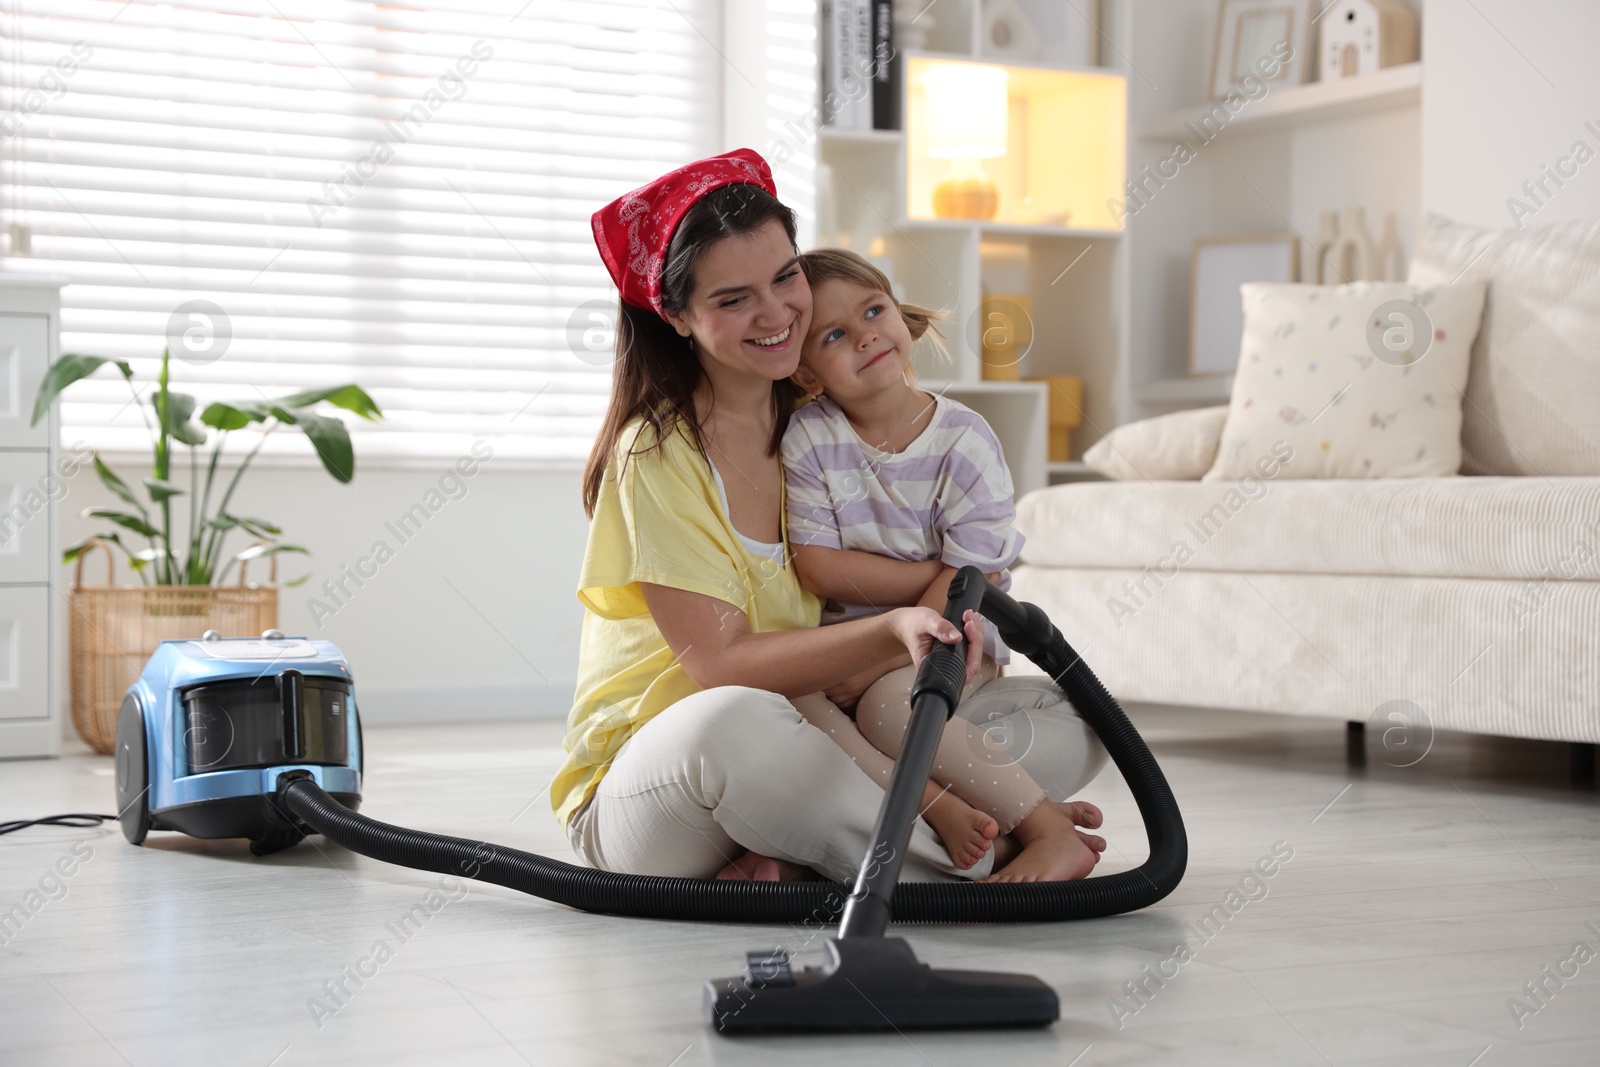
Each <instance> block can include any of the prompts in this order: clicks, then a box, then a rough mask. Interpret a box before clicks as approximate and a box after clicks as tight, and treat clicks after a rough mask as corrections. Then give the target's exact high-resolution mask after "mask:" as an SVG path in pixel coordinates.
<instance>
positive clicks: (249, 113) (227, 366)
mask: <svg viewBox="0 0 1600 1067" xmlns="http://www.w3.org/2000/svg"><path fill="white" fill-rule="evenodd" d="M522 3H523V0H397V2H391V3H370V2H360V0H211V2H201V0H165V2H161V3H151V2H146V0H132V2H129V3H124V2H123V0H4V2H3V3H0V11H3V12H4V14H3V15H0V20H3V21H0V32H3V34H4V40H3V41H0V48H3V49H4V53H3V57H4V63H5V69H6V74H7V76H6V79H5V81H6V84H5V87H4V91H3V94H0V98H3V100H4V105H5V111H4V112H0V182H3V184H4V197H5V199H4V202H3V204H0V207H3V210H4V215H5V228H6V232H7V234H8V235H9V238H8V239H9V249H8V254H7V255H5V256H4V257H3V258H0V283H3V282H4V281H5V280H6V279H8V278H17V277H44V278H53V279H59V280H63V281H66V282H70V283H71V284H70V285H69V286H68V287H67V288H65V289H64V290H63V292H62V301H63V311H62V338H61V341H62V350H63V351H64V352H90V353H94V354H97V355H105V356H113V357H116V358H119V359H126V360H129V361H131V362H132V363H133V364H134V369H135V374H136V382H137V383H141V384H142V385H143V386H144V387H145V388H148V385H149V383H151V382H153V380H154V376H155V368H156V362H157V360H158V359H159V356H160V353H161V349H162V346H163V345H164V344H170V345H171V348H172V352H173V364H172V365H173V378H174V380H175V381H176V382H179V383H181V387H182V388H183V389H184V390H185V391H188V392H191V393H193V394H195V395H196V396H197V398H198V399H199V403H200V405H201V407H203V406H204V405H205V403H206V402H208V401H209V400H212V399H220V398H237V399H257V398H259V397H260V396H261V395H266V396H277V395H281V394H283V393H285V392H289V391H293V390H297V389H303V388H314V387H317V386H323V385H332V384H337V383H340V382H344V381H356V382H358V383H359V384H361V385H362V386H364V387H366V388H367V390H368V391H369V392H370V393H372V394H373V396H374V398H375V399H376V400H377V402H378V403H379V405H380V406H381V407H382V408H383V409H384V411H385V414H386V415H387V419H386V420H385V421H383V422H380V423H377V424H359V425H352V427H351V428H352V431H353V432H354V433H356V434H357V435H358V436H357V437H356V453H357V456H358V458H360V457H366V458H372V457H383V456H389V457H407V456H410V457H417V456H421V457H428V456H454V455H459V454H461V453H463V452H464V451H465V450H466V449H467V447H468V446H469V445H470V444H471V443H472V442H473V441H474V440H475V439H477V438H480V437H483V438H487V439H489V440H491V441H492V442H493V443H494V445H495V449H496V456H497V457H499V456H506V457H521V458H525V459H529V460H556V461H568V460H572V459H576V458H578V457H581V456H583V455H585V454H587V451H588V448H589V445H590V442H591V441H592V440H593V436H594V433H595V430H596V428H597V426H598V424H599V417H600V414H601V411H602V409H603V405H604V402H605V396H606V392H607V390H608V388H609V383H610V373H609V371H610V365H609V363H610V348H609V338H608V328H607V321H608V318H609V316H607V315H603V316H601V317H600V318H598V319H596V318H594V317H593V315H592V314H591V313H592V312H597V311H600V310H602V309H605V308H608V307H610V306H611V305H612V304H613V302H614V300H615V290H614V289H613V288H612V287H611V284H610V280H609V279H608V278H607V276H606V273H605V269H604V268H603V267H602V266H601V265H600V261H599V258H598V256H597V255H596V254H595V251H594V244H593V240H592V238H591V236H590V230H589V215H590V213H591V212H593V211H594V210H595V209H596V208H598V207H599V206H600V205H601V204H602V203H603V202H605V201H606V200H609V199H611V198H612V197H614V196H617V195H619V194H620V193H622V192H625V191H626V190H628V189H630V188H633V187H635V186H637V185H640V184H643V183H644V182H646V181H648V180H650V179H651V178H653V177H655V176H656V175H658V174H660V173H661V172H662V171H664V170H667V169H669V168H671V167H673V166H676V165H678V164H680V163H683V162H686V161H687V160H690V159H693V158H696V157H698V156H701V155H706V154H709V153H710V152H712V151H715V150H716V139H717V129H718V116H719V114H720V105H719V103H718V99H719V98H718V85H719V69H718V68H719V62H720V61H719V59H718V56H717V53H716V50H715V48H714V47H713V46H712V45H711V43H710V42H711V41H714V40H716V39H717V30H716V27H717V5H716V3H715V0H671V2H660V0H602V2H595V0H584V2H582V3H574V2H563V0H532V2H529V3H527V4H526V5H525V6H522V7H521V10H520V11H519V10H518V6H519V5H521V4H522ZM169 339H170V340H169ZM25 389H26V392H27V395H29V396H31V395H32V389H33V386H32V384H31V383H29V384H26V385H25ZM130 396H131V394H130V392H129V390H128V388H127V386H126V385H125V384H123V383H122V381H121V380H120V378H119V377H118V376H116V375H114V374H111V373H110V372H107V371H101V372H100V374H98V375H96V376H95V377H94V378H92V379H89V380H86V381H84V382H80V383H79V384H78V385H76V386H74V387H73V388H71V389H70V390H69V391H68V392H67V393H66V394H65V396H64V398H63V407H62V422H63V426H64V430H63V435H64V437H65V439H66V440H67V441H69V442H71V441H76V440H80V439H81V440H83V441H84V442H86V443H87V444H88V445H89V446H90V447H94V448H99V449H104V450H110V451H121V450H141V451H142V450H144V449H145V447H146V445H145V442H146V440H147V435H146V432H145V430H144V427H143V419H142V417H141V415H140V413H139V411H138V410H137V408H136V407H134V406H133V405H130V404H129V400H130ZM346 421H347V422H350V423H352V424H356V423H360V420H356V419H353V418H349V417H347V418H346ZM278 437H282V438H284V440H283V441H282V442H279V441H278V440H277V438H278ZM274 446H277V447H280V448H282V449H284V450H285V451H291V452H292V451H304V452H305V453H306V454H307V455H309V448H308V447H307V446H306V445H305V443H304V441H303V440H302V439H300V435H298V434H293V435H288V434H285V435H275V436H274V438H273V439H272V440H271V441H269V442H268V446H267V449H266V451H268V452H271V451H272V450H273V447H274Z"/></svg>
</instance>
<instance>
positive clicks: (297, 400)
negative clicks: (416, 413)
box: [278, 385, 383, 420]
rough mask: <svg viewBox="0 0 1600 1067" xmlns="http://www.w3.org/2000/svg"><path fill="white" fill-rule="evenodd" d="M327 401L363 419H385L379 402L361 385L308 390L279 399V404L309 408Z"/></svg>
mask: <svg viewBox="0 0 1600 1067" xmlns="http://www.w3.org/2000/svg"><path fill="white" fill-rule="evenodd" d="M324 400H326V401H327V402H328V403H330V404H332V405H333V406H334V407H336V408H344V409H345V410H346V411H348V412H351V413H353V414H356V415H360V416H361V417H362V418H363V419H368V420H377V419H381V418H383V412H381V411H379V410H378V404H377V401H375V400H373V399H372V397H370V396H368V395H367V393H366V390H364V389H362V388H361V386H359V385H335V386H333V387H332V388H329V389H308V390H306V391H305V392H303V393H295V394H293V395H292V396H283V397H279V398H278V403H280V404H282V405H283V406H284V407H290V408H308V407H310V406H311V405H312V404H316V403H320V402H321V401H324Z"/></svg>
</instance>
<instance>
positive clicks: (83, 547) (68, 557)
mask: <svg viewBox="0 0 1600 1067" xmlns="http://www.w3.org/2000/svg"><path fill="white" fill-rule="evenodd" d="M116 536H117V535H116V534H112V535H111V537H106V536H105V535H103V534H95V535H94V536H93V537H85V538H84V539H83V540H82V541H79V542H78V543H77V544H75V545H68V546H67V547H66V548H63V549H62V550H61V562H62V563H71V562H72V561H73V560H75V559H77V558H78V557H79V556H81V555H83V554H84V552H86V551H87V550H88V548H89V546H90V545H93V544H98V543H99V542H101V541H109V540H111V538H113V537H116Z"/></svg>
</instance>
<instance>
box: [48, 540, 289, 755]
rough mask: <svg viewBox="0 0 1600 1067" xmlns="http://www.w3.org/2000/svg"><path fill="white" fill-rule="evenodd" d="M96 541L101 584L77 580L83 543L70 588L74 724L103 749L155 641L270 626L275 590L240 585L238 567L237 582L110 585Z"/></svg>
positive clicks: (274, 621) (274, 618) (111, 744)
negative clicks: (103, 575) (103, 582)
mask: <svg viewBox="0 0 1600 1067" xmlns="http://www.w3.org/2000/svg"><path fill="white" fill-rule="evenodd" d="M94 547H96V548H99V549H100V550H101V551H103V552H105V553H106V582H107V584H106V585H99V586H85V585H84V584H83V559H84V556H86V555H87V554H88V551H87V550H86V551H85V552H84V553H83V554H82V555H80V556H79V557H78V566H77V571H76V574H75V576H74V579H73V585H72V595H71V601H72V612H71V623H70V634H69V642H68V644H69V652H68V654H69V659H70V673H71V677H72V725H73V727H74V728H75V729H76V730H77V731H78V736H79V737H81V738H83V739H84V741H85V742H87V743H88V745H89V747H90V748H92V749H94V750H95V751H96V752H99V753H101V754H102V755H109V754H110V753H111V751H112V750H113V748H115V745H116V736H117V712H118V710H119V709H120V708H121V706H122V698H123V697H124V696H125V695H126V694H127V692H128V686H130V685H132V684H133V682H134V680H135V679H137V678H138V677H139V672H140V671H141V670H143V669H144V664H145V661H146V660H148V659H149V658H150V654H151V653H152V652H154V651H155V650H156V646H157V645H158V644H160V643H161V642H162V641H167V640H172V639H175V638H185V637H196V638H197V637H199V636H200V635H201V634H203V633H205V632H206V631H207V630H216V631H217V632H218V633H220V634H222V635H223V636H225V637H240V636H246V635H248V636H254V635H256V634H259V633H261V632H262V631H264V630H271V629H275V628H276V627H277V625H278V590H277V588H276V586H275V585H274V586H267V587H261V586H248V585H246V584H245V574H244V568H243V567H241V568H240V572H239V584H238V585H237V586H214V585H112V584H110V582H111V553H110V552H109V551H107V550H106V549H105V548H104V546H100V545H96V546H94ZM273 563H274V566H273V571H274V574H273V579H274V580H276V578H277V575H276V573H275V572H276V571H277V566H276V559H274V560H273Z"/></svg>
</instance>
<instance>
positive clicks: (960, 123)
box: [923, 63, 1010, 219]
mask: <svg viewBox="0 0 1600 1067" xmlns="http://www.w3.org/2000/svg"><path fill="white" fill-rule="evenodd" d="M925 78H926V80H925V81H924V83H923V90H924V93H925V94H926V95H925V98H924V99H925V103H926V106H927V109H928V120H927V130H928V155H930V156H932V157H933V158H934V159H948V160H951V161H952V166H951V167H950V171H949V174H948V175H947V176H946V178H945V179H944V181H942V182H940V183H939V184H938V185H937V186H935V188H934V190H933V213H934V214H935V215H936V216H938V217H939V218H945V219H948V218H964V219H992V218H994V216H995V212H996V211H997V210H998V209H999V207H1000V190H999V189H998V188H997V187H996V186H995V183H994V182H993V181H992V180H991V179H990V178H989V176H988V175H986V174H985V173H984V172H983V164H982V163H981V162H980V161H981V160H985V159H994V158H996V157H997V156H1003V155H1005V154H1006V89H1007V86H1008V84H1009V82H1010V75H1008V74H1007V73H1006V72H1005V71H1004V70H1003V69H1001V68H1000V67H988V66H983V65H982V64H978V63H949V64H945V65H942V66H937V67H933V68H932V69H930V70H929V71H928V72H927V74H926V75H925Z"/></svg>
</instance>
